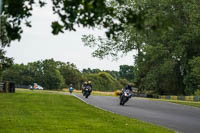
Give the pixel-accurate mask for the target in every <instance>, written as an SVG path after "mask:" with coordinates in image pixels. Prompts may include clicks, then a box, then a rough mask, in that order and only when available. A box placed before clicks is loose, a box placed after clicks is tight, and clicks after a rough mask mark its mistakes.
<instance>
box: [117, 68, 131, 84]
mask: <svg viewBox="0 0 200 133" xmlns="http://www.w3.org/2000/svg"><path fill="white" fill-rule="evenodd" d="M119 68H120V69H119V74H120V77H121V78H124V79H127V80H129V81H133V80H134V67H133V66H129V65H120V67H119Z"/></svg>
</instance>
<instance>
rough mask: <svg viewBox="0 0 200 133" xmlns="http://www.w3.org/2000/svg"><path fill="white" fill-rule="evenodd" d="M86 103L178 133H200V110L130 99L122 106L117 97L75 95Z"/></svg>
mask: <svg viewBox="0 0 200 133" xmlns="http://www.w3.org/2000/svg"><path fill="white" fill-rule="evenodd" d="M76 96H77V97H79V98H80V99H82V100H84V101H85V102H86V103H88V104H91V105H94V106H97V107H99V108H102V109H105V110H107V111H111V112H114V113H117V114H121V115H124V116H128V117H131V118H136V119H140V120H143V121H146V122H150V123H154V124H157V125H161V126H164V127H167V128H170V129H174V130H176V131H178V132H179V133H200V109H199V108H195V107H190V106H184V105H178V104H174V103H169V102H162V101H151V100H145V99H141V98H131V99H130V100H129V101H128V102H127V103H126V104H125V105H124V106H120V105H119V98H118V97H111V96H90V97H89V98H88V99H86V98H84V97H82V95H80V94H76Z"/></svg>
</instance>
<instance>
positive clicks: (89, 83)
mask: <svg viewBox="0 0 200 133" xmlns="http://www.w3.org/2000/svg"><path fill="white" fill-rule="evenodd" d="M86 86H90V88H91V90H90V93H91V92H92V83H91V81H88V82H87V85H86Z"/></svg>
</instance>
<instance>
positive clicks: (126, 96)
mask: <svg viewBox="0 0 200 133" xmlns="http://www.w3.org/2000/svg"><path fill="white" fill-rule="evenodd" d="M131 97H132V92H131V91H130V90H125V91H122V94H121V96H120V105H124V104H125V103H126V102H127V101H128V100H129V99H130V98H131Z"/></svg>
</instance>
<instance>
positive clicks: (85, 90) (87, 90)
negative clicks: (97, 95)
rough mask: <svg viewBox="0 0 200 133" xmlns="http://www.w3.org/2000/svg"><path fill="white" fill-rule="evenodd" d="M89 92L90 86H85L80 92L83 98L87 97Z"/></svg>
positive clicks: (90, 90)
mask: <svg viewBox="0 0 200 133" xmlns="http://www.w3.org/2000/svg"><path fill="white" fill-rule="evenodd" d="M91 92H92V88H91V86H86V87H85V88H84V90H83V92H82V93H83V96H85V98H88V97H89V95H90V93H91Z"/></svg>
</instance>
